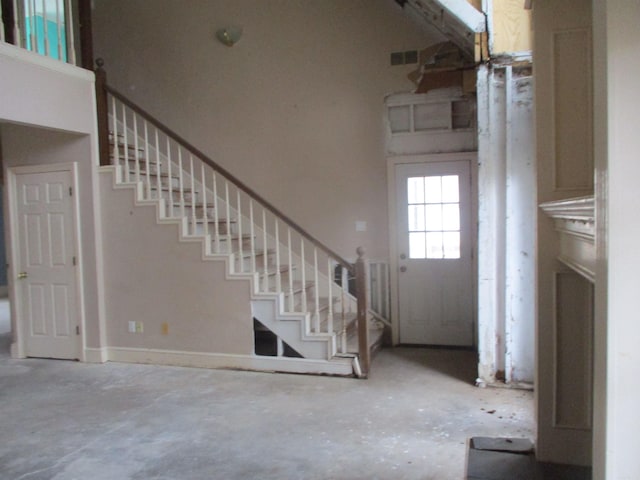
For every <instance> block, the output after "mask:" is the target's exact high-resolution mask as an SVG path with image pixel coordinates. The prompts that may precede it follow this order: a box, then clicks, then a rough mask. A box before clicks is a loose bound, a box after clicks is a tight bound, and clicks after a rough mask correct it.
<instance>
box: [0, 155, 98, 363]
mask: <svg viewBox="0 0 640 480" xmlns="http://www.w3.org/2000/svg"><path fill="white" fill-rule="evenodd" d="M53 172H70V173H71V188H72V189H73V195H72V196H71V215H72V219H71V220H72V222H73V225H72V230H73V237H74V242H75V257H76V269H75V271H76V275H75V282H76V305H75V308H76V315H77V318H78V325H79V327H80V334H79V335H77V340H76V352H77V358H78V360H80V361H82V362H84V361H85V354H84V352H85V343H86V341H85V330H86V329H85V315H84V292H83V288H82V248H81V243H80V215H79V212H80V204H79V200H78V198H79V189H78V165H77V163H76V162H69V163H54V164H45V165H33V166H17V167H9V168H7V182H6V189H5V190H6V197H5V200H6V203H5V204H6V205H7V211H8V213H9V222H8V226H9V228H8V232H7V239H8V245H7V246H8V250H9V251H8V252H7V258H9V259H10V263H9V268H8V269H7V279H8V283H9V302H10V304H11V320H12V321H11V323H12V326H13V328H15V334H14V337H13V339H14V341H13V343H12V344H11V356H12V357H13V358H26V337H25V330H24V319H23V312H22V303H21V302H22V298H21V296H20V289H19V288H17V285H16V279H17V269H16V267H17V266H18V264H19V262H20V253H21V243H20V232H19V227H18V225H19V223H18V202H17V193H18V191H17V185H16V182H17V176H18V175H24V174H35V173H53Z"/></svg>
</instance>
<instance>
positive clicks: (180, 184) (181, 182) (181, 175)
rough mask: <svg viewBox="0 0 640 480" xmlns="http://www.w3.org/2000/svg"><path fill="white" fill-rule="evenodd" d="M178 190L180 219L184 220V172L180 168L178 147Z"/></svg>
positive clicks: (180, 152)
mask: <svg viewBox="0 0 640 480" xmlns="http://www.w3.org/2000/svg"><path fill="white" fill-rule="evenodd" d="M178 189H179V191H180V193H179V195H180V218H184V171H183V168H182V147H181V146H180V145H178Z"/></svg>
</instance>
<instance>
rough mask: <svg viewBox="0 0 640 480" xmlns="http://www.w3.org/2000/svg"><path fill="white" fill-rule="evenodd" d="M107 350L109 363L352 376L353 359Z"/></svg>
mask: <svg viewBox="0 0 640 480" xmlns="http://www.w3.org/2000/svg"><path fill="white" fill-rule="evenodd" d="M107 350H108V360H109V361H112V362H123V363H144V364H152V365H172V366H179V367H199V368H220V369H234V370H256V371H266V372H286V373H311V374H313V373H315V374H324V375H342V376H350V375H353V367H352V359H351V358H338V359H333V360H331V361H325V360H309V359H306V358H289V357H262V356H257V355H230V354H223V353H205V352H183V351H174V350H153V349H145V348H126V347H108V348H107Z"/></svg>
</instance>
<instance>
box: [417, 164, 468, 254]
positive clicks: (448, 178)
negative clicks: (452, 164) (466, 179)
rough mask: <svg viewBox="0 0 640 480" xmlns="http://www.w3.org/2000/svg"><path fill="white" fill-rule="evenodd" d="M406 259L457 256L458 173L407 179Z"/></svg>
mask: <svg viewBox="0 0 640 480" xmlns="http://www.w3.org/2000/svg"><path fill="white" fill-rule="evenodd" d="M407 209H408V212H407V213H408V223H407V224H408V227H409V231H408V233H409V258H412V259H421V258H428V259H447V258H460V186H459V177H458V175H434V176H428V177H409V178H408V179H407Z"/></svg>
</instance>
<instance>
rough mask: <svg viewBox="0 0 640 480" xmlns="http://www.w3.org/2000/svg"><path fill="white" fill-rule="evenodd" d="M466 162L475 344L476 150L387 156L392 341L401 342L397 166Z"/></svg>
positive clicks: (476, 326) (475, 340)
mask: <svg viewBox="0 0 640 480" xmlns="http://www.w3.org/2000/svg"><path fill="white" fill-rule="evenodd" d="M455 161H468V162H469V172H470V175H471V243H472V268H473V272H474V275H473V278H472V284H471V290H472V292H473V293H472V297H473V298H472V304H473V310H472V311H473V346H474V348H477V346H478V300H477V298H478V274H477V273H478V255H477V251H478V180H477V179H478V152H475V151H474V152H455V153H430V154H420V155H394V156H388V157H387V211H388V212H389V213H388V216H389V277H390V281H389V287H390V288H389V290H390V294H391V319H392V322H391V342H392V344H393V345H398V343H399V342H400V305H399V275H398V269H399V266H398V256H397V251H398V203H397V190H396V180H397V179H396V167H397V166H398V165H402V164H408V163H418V164H427V163H435V162H455Z"/></svg>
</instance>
